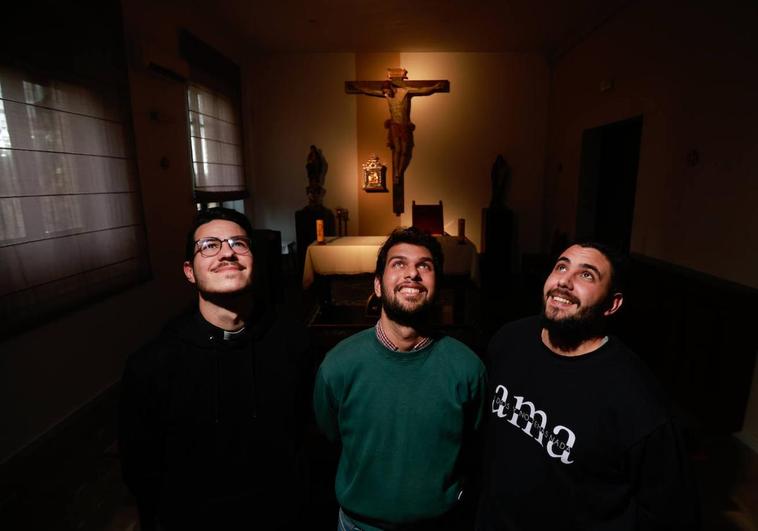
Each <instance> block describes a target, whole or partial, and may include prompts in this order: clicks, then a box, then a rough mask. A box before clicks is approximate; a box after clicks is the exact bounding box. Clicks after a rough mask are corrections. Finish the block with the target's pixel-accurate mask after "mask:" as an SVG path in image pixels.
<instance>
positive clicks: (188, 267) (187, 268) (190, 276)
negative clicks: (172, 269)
mask: <svg viewBox="0 0 758 531" xmlns="http://www.w3.org/2000/svg"><path fill="white" fill-rule="evenodd" d="M184 276H185V277H187V280H189V281H190V283H191V284H194V283H195V270H194V269H193V268H192V262H190V261H189V260H188V261H186V262H184Z"/></svg>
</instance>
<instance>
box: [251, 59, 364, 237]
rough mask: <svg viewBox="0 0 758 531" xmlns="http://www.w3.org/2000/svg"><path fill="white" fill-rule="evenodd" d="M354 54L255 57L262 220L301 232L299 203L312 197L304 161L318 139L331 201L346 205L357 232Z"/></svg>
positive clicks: (256, 181)
mask: <svg viewBox="0 0 758 531" xmlns="http://www.w3.org/2000/svg"><path fill="white" fill-rule="evenodd" d="M354 76H355V62H354V56H353V54H275V55H266V56H259V57H255V58H253V59H251V60H250V68H249V90H250V93H251V95H252V100H253V101H254V104H253V107H252V127H251V129H250V130H251V131H252V132H253V133H252V135H251V136H252V148H251V150H250V152H251V153H252V157H251V158H252V165H253V172H252V173H253V176H254V177H253V184H252V198H251V201H252V204H253V213H254V222H255V225H256V226H258V227H261V228H267V229H275V230H279V231H281V232H282V240H283V241H294V240H295V211H296V210H299V209H301V208H303V207H304V206H305V205H307V204H308V199H307V197H306V195H305V187H306V186H307V185H308V177H307V173H306V171H305V163H306V159H307V156H308V151H309V148H310V146H311V144H314V145H316V146H317V147H318V148H319V149H321V151H322V153H323V155H324V157H325V158H326V160H327V163H328V164H329V168H328V171H327V173H326V182H325V184H324V187H325V188H326V195H325V196H324V206H326V207H328V208H330V209H332V211H335V210H336V208H338V207H341V208H347V209H348V211H349V214H350V221H349V223H348V231H349V233H350V234H357V233H358V223H359V219H358V218H359V209H358V202H357V200H358V198H357V190H356V188H355V184H354V183H355V179H356V178H355V166H356V137H355V120H356V118H355V117H356V111H355V101H354V99H353V98H350V97H348V96H347V95H346V94H345V89H344V84H345V81H346V80H348V79H353V77H354Z"/></svg>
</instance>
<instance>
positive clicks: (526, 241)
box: [401, 53, 549, 252]
mask: <svg viewBox="0 0 758 531" xmlns="http://www.w3.org/2000/svg"><path fill="white" fill-rule="evenodd" d="M401 63H402V66H403V67H404V68H406V69H407V70H408V72H409V76H410V79H449V80H450V93H448V94H435V95H433V96H427V97H422V98H415V99H414V100H413V106H414V107H413V114H412V118H413V122H414V123H415V124H416V126H417V129H416V131H415V141H416V147H415V149H414V152H413V160H412V161H411V165H410V167H409V168H408V171H407V175H406V188H405V211H406V213H405V214H404V215H403V216H402V219H403V224H404V225H409V224H410V223H411V201H412V200H413V199H415V200H416V202H417V203H435V202H437V201H439V200H440V199H442V203H443V207H444V215H445V220H444V221H445V230H446V231H447V232H448V233H451V234H456V233H457V230H458V229H457V220H458V218H464V219H465V220H466V234H467V236H468V237H469V238H470V239H471V240H472V241H473V242H474V243H475V244H476V245H477V247H480V243H481V242H480V240H481V219H482V214H481V210H482V208H483V207H486V206H487V205H488V204H489V202H490V197H491V183H490V170H491V168H492V163H493V162H494V161H495V158H496V157H497V155H498V154H500V153H501V154H502V155H503V156H504V157H505V158H506V160H507V161H508V163H509V164H510V165H511V168H512V170H513V181H512V185H511V191H510V194H509V197H508V200H507V203H508V205H509V206H510V207H511V208H512V209H513V210H514V211H515V213H516V219H517V222H518V226H519V234H518V241H519V248H520V250H521V252H534V251H536V250H538V246H539V235H540V230H541V222H542V212H541V206H542V199H541V195H542V178H543V174H544V160H545V141H546V134H547V103H548V81H549V76H548V67H547V64H546V63H545V61H544V59H543V58H542V57H541V56H539V55H536V54H516V53H505V54H474V53H446V54H442V53H440V54H429V53H404V54H402V55H401Z"/></svg>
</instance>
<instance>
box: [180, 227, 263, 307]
mask: <svg viewBox="0 0 758 531" xmlns="http://www.w3.org/2000/svg"><path fill="white" fill-rule="evenodd" d="M234 236H247V234H246V232H245V229H243V228H242V227H241V226H239V225H238V224H236V223H234V222H233V221H228V220H225V219H214V220H213V221H210V222H208V223H205V224H203V225H200V226H199V227H198V228H197V230H196V231H195V236H194V238H195V241H197V240H200V239H202V238H210V237H214V238H218V239H220V240H226V239H227V238H232V237H234ZM184 275H185V276H186V277H187V280H189V281H190V282H191V283H193V284H195V285H196V286H197V290H198V291H199V292H200V293H201V295H202V294H218V295H220V294H234V293H240V292H243V291H247V290H248V289H250V287H251V285H252V282H253V254H252V252H249V253H248V254H245V255H242V254H237V253H235V252H234V251H232V249H231V248H230V247H229V242H226V241H225V242H223V243H222V244H221V250H220V251H219V253H218V254H217V255H216V256H210V257H205V256H203V255H202V254H200V252H199V250H198V249H197V246H196V247H195V255H194V256H193V258H192V260H191V261H187V262H184Z"/></svg>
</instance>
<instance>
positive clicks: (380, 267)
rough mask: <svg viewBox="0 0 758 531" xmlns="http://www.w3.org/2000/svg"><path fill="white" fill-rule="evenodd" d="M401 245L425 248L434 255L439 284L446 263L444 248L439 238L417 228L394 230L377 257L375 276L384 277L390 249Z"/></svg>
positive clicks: (433, 260) (433, 261)
mask: <svg viewBox="0 0 758 531" xmlns="http://www.w3.org/2000/svg"><path fill="white" fill-rule="evenodd" d="M399 243H408V244H411V245H418V246H419V247H425V248H427V249H428V250H429V252H430V253H432V263H433V265H434V271H435V274H436V278H437V282H439V279H440V277H441V275H442V265H443V263H444V256H443V255H442V246H441V245H440V242H438V241H437V238H435V237H434V236H432V235H431V234H428V233H426V232H423V231H421V230H419V229H417V228H416V227H406V228H403V227H398V228H396V229H395V230H393V231H392V232H391V233H390V235H389V237H388V238H387V240H386V241H385V242H384V244H383V245H382V248H381V249H379V254H378V255H377V256H376V271H375V272H374V276H375V277H377V278H379V279H381V278H382V276H383V275H384V269H385V267H386V266H387V254H388V253H389V251H390V249H391V248H392V247H394V246H395V245H397V244H399Z"/></svg>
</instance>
